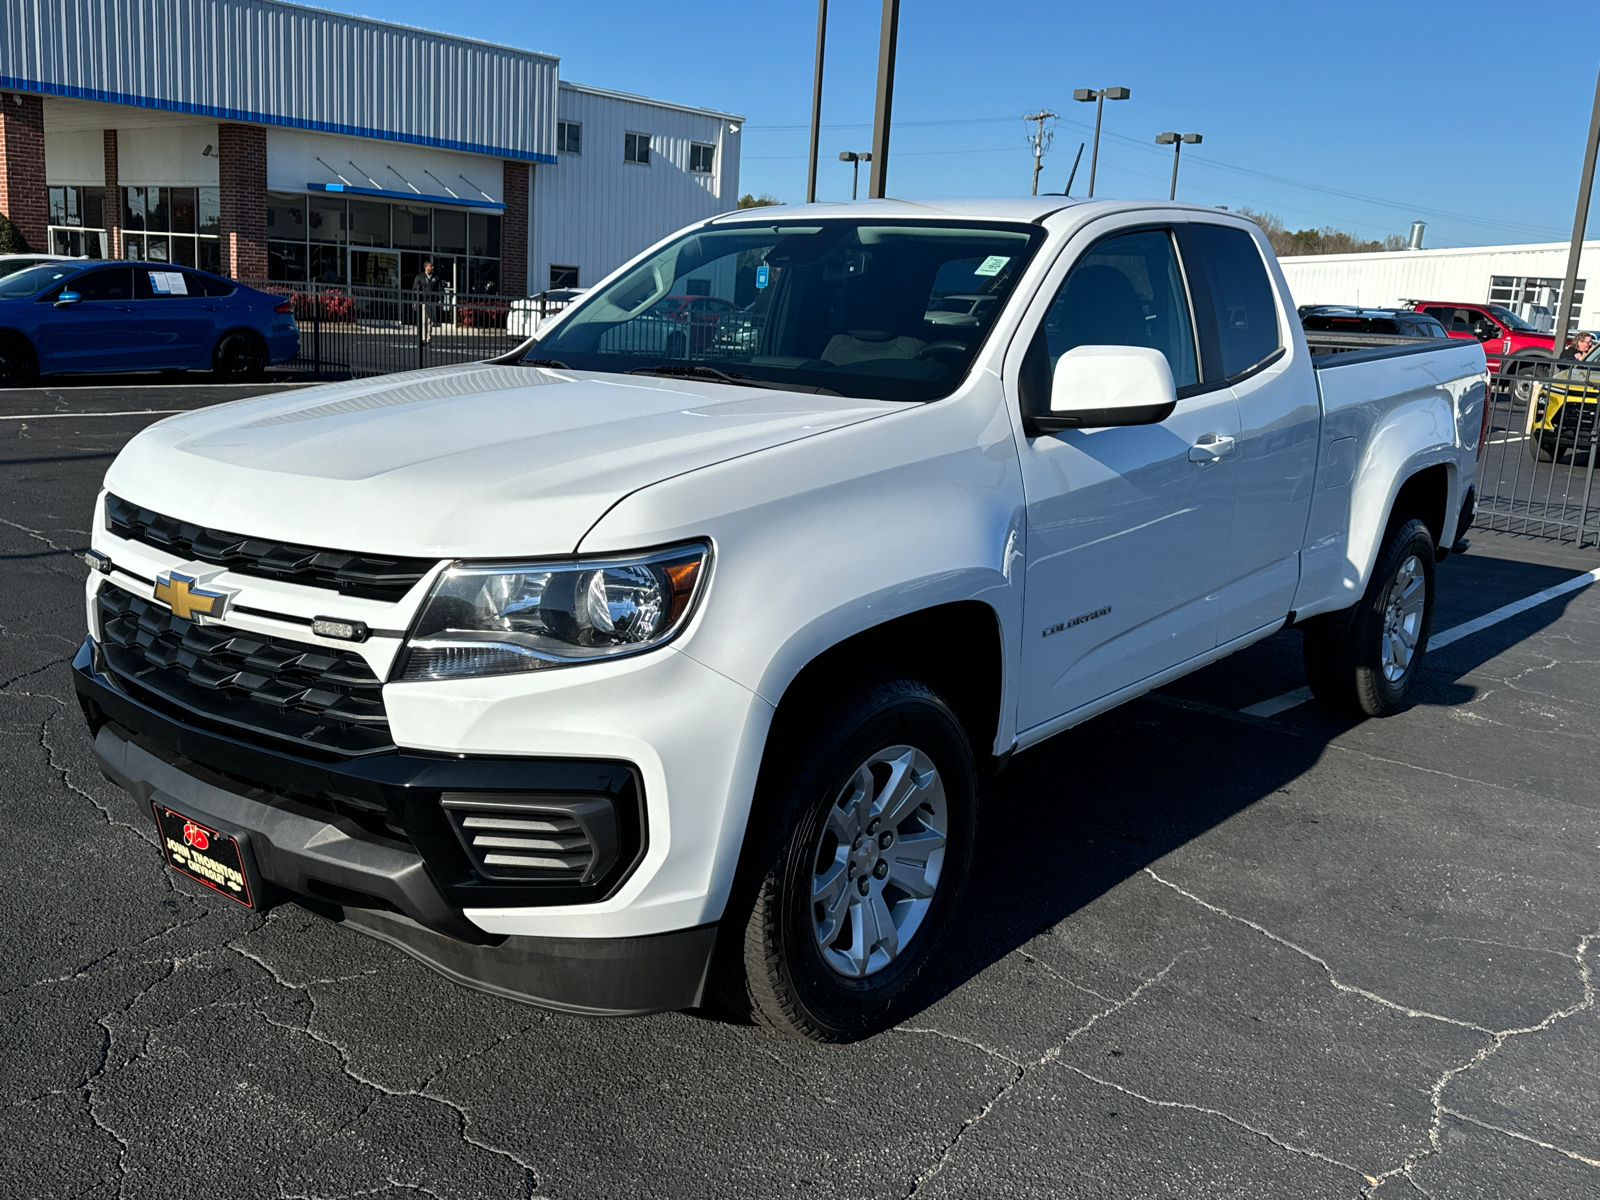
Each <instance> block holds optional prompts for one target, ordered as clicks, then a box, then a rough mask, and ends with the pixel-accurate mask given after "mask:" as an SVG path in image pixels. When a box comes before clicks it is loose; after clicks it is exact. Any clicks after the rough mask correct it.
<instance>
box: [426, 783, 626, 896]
mask: <svg viewBox="0 0 1600 1200" xmlns="http://www.w3.org/2000/svg"><path fill="white" fill-rule="evenodd" d="M439 803H440V804H441V805H443V806H444V810H445V813H446V814H447V815H448V816H449V818H450V824H451V826H452V827H453V828H454V829H455V831H456V836H457V837H458V838H460V839H461V845H462V847H463V848H464V849H465V850H466V852H467V855H468V857H469V858H471V860H472V865H473V867H474V868H475V869H476V870H477V872H478V873H479V874H480V875H482V876H483V877H484V878H486V879H503V880H519V881H540V882H549V883H554V882H569V883H588V882H589V881H590V880H593V879H598V878H599V877H600V876H602V875H604V874H605V873H606V872H607V871H609V870H610V869H611V868H612V866H613V865H615V863H616V861H617V851H618V836H617V812H616V808H615V806H613V804H612V803H611V801H610V800H608V799H604V798H600V797H593V798H590V797H584V798H577V797H571V798H569V797H560V796H529V795H523V796H515V795H504V794H485V793H477V792H446V793H444V795H443V796H441V797H440V798H439Z"/></svg>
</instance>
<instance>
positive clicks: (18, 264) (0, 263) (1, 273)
mask: <svg viewBox="0 0 1600 1200" xmlns="http://www.w3.org/2000/svg"><path fill="white" fill-rule="evenodd" d="M83 261H84V260H83V259H73V258H68V257H67V256H66V255H64V254H0V279H4V278H5V277H6V276H7V275H15V274H16V273H17V272H18V271H26V270H27V269H28V268H29V267H37V266H39V265H40V264H41V263H50V262H83Z"/></svg>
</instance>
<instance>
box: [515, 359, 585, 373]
mask: <svg viewBox="0 0 1600 1200" xmlns="http://www.w3.org/2000/svg"><path fill="white" fill-rule="evenodd" d="M517 364H518V365H519V366H523V367H550V368H552V369H553V370H556V371H570V370H572V368H571V367H569V366H567V364H566V363H564V362H562V361H561V360H560V359H559V358H519V359H517Z"/></svg>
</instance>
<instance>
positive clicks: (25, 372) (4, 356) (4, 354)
mask: <svg viewBox="0 0 1600 1200" xmlns="http://www.w3.org/2000/svg"><path fill="white" fill-rule="evenodd" d="M38 374H39V360H38V358H37V357H36V356H35V355H34V353H33V347H32V346H30V345H29V344H28V339H27V338H25V337H23V336H22V335H21V334H16V333H0V387H27V386H28V384H30V383H32V382H33V381H34V379H35V378H36V377H37V376H38Z"/></svg>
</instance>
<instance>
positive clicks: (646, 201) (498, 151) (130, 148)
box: [0, 0, 743, 296]
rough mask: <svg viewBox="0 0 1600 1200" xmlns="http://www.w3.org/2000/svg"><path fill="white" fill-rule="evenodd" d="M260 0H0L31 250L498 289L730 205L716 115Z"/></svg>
mask: <svg viewBox="0 0 1600 1200" xmlns="http://www.w3.org/2000/svg"><path fill="white" fill-rule="evenodd" d="M559 68H560V61H559V59H557V58H556V57H555V56H553V55H549V54H540V53H534V52H531V51H526V50H517V49H512V48H510V47H505V46H496V45H491V44H489V43H485V42H478V41H473V40H471V39H467V38H458V37H449V36H445V35H442V34H437V33H430V32H426V31H424V30H419V29H411V28H407V27H404V26H399V25H392V24H388V23H386V22H382V21H374V20H369V19H366V18H360V17H347V16H343V15H339V14H335V13H328V12H323V11H321V10H318V9H313V8H305V7H301V6H298V5H291V4H283V3H278V2H276V0H48V2H46V0H0V212H3V213H5V214H6V215H7V216H8V217H10V219H11V220H12V222H13V223H14V224H15V225H16V226H17V228H18V229H19V230H20V231H21V232H22V234H23V235H24V236H25V237H26V239H27V241H28V243H29V245H30V247H31V248H32V249H35V250H50V251H54V252H56V253H66V254H88V255H90V256H94V257H111V258H143V259H150V260H155V261H164V262H173V263H179V264H182V265H185V266H198V267H201V268H205V269H210V270H215V271H219V272H222V273H224V274H229V275H232V276H234V277H235V278H240V279H252V280H262V279H276V280H284V281H291V280H293V281H298V280H307V279H310V280H318V281H322V282H325V283H342V284H352V285H354V284H361V285H367V286H376V287H395V286H408V285H409V283H410V280H411V279H412V278H413V277H414V276H415V275H416V273H417V271H418V270H419V268H420V266H421V264H422V261H423V260H424V259H431V260H432V261H433V263H434V265H435V273H436V275H437V276H439V277H440V278H441V279H442V281H443V283H444V284H445V286H446V287H448V288H451V289H453V290H455V291H458V292H462V293H468V292H471V293H486V294H487V293H492V294H500V295H506V296H518V295H523V294H525V293H528V292H537V291H541V290H544V289H545V288H549V287H562V286H573V285H580V286H586V285H588V284H591V283H594V282H595V281H596V280H598V279H599V278H600V277H601V276H603V275H605V274H606V273H608V272H609V271H611V270H612V269H613V268H615V267H616V266H618V265H620V264H621V263H622V262H623V261H624V260H626V259H627V258H629V257H631V256H632V255H633V254H635V253H637V252H638V251H640V250H642V249H644V248H645V247H647V246H649V245H651V244H652V243H654V242H656V241H658V240H660V239H661V238H663V237H665V236H666V235H667V234H669V233H671V232H672V231H673V230H675V229H677V228H679V227H681V226H683V225H686V224H688V223H690V222H692V221H696V220H701V219H704V218H706V217H709V216H713V215H715V214H717V213H720V212H724V211H727V210H729V209H732V208H734V207H735V206H736V204H737V197H738V190H739V143H740V138H739V132H740V128H741V127H742V125H743V118H742V117H740V116H738V115H737V114H733V113H725V112H719V111H715V110H711V109H704V108H694V107H690V106H687V105H681V104H672V103H667V102H664V101H659V100H651V99H646V98H644V97H641V96H633V95H628V94H626V93H623V92H617V91H610V90H606V89H602V88H595V87H585V86H582V85H579V84H574V83H570V82H567V81H565V80H562V79H560V77H559V73H560V71H559Z"/></svg>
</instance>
